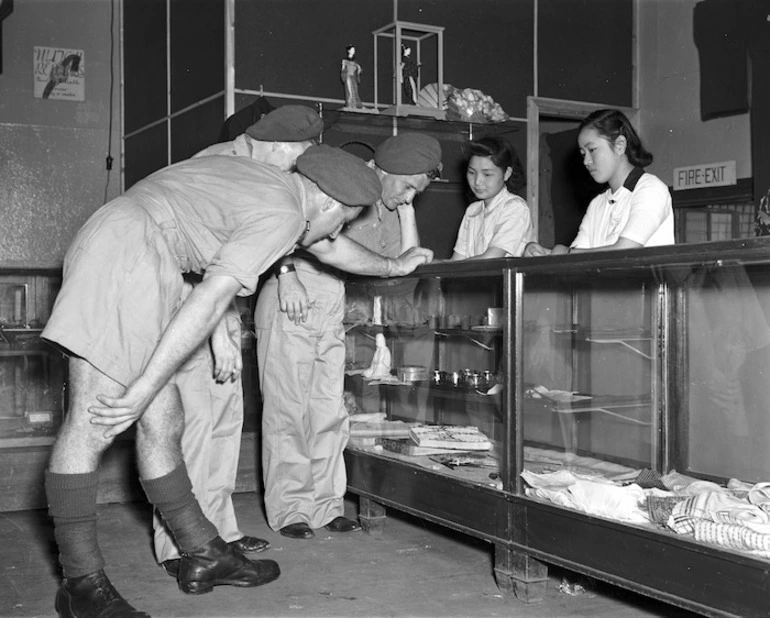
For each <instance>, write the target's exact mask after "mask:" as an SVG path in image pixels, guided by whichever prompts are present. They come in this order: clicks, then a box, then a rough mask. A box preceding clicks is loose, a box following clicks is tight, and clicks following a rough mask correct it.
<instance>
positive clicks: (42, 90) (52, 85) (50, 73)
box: [33, 46, 86, 101]
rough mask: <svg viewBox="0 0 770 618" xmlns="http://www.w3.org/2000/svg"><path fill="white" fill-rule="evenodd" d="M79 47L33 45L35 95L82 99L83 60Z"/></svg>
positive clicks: (48, 97)
mask: <svg viewBox="0 0 770 618" xmlns="http://www.w3.org/2000/svg"><path fill="white" fill-rule="evenodd" d="M83 56H84V53H83V50H82V49H66V48H63V47H41V46H35V47H34V52H33V66H34V80H35V84H34V89H33V92H34V96H35V98H36V99H58V100H67V101H85V100H86V97H85V61H84V59H83Z"/></svg>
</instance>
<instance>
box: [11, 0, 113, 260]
mask: <svg viewBox="0 0 770 618" xmlns="http://www.w3.org/2000/svg"><path fill="white" fill-rule="evenodd" d="M111 8H114V15H111ZM111 22H112V31H113V32H114V37H111ZM34 46H48V47H63V48H71V49H78V50H83V51H84V65H85V101H64V100H51V99H36V98H34V97H33V47H34ZM119 48H120V45H119V4H118V0H16V1H15V2H14V9H13V12H12V13H11V14H10V15H9V16H8V17H7V18H6V19H5V21H4V22H3V35H2V51H3V72H2V75H0V217H2V221H3V229H4V233H3V234H1V235H0V263H2V264H9V265H16V264H18V265H25V266H37V265H40V266H58V265H60V264H61V262H62V259H63V257H64V253H65V251H66V249H67V246H68V245H69V243H70V241H71V240H72V237H73V235H74V233H75V232H76V231H77V229H78V228H79V227H80V226H81V225H82V224H83V222H84V221H85V220H86V219H87V218H88V217H89V216H90V215H91V213H93V212H94V211H95V210H96V209H97V208H99V206H101V205H102V204H103V203H104V202H105V201H107V200H109V199H112V198H113V197H115V196H116V195H118V194H119V193H120V169H121V160H120V141H119V137H120V127H121V120H120V105H119V101H120V68H119V67H120V64H119ZM111 49H114V50H115V53H114V55H113V56H114V57H113V58H112V65H111V53H110V51H111ZM111 66H113V67H114V71H113V72H111V70H110V68H111ZM111 85H112V93H111ZM110 124H111V125H112V126H111V131H110ZM110 150H111V154H112V157H113V158H114V162H113V166H112V171H111V172H109V173H108V172H107V170H106V158H107V155H108V153H109V152H110Z"/></svg>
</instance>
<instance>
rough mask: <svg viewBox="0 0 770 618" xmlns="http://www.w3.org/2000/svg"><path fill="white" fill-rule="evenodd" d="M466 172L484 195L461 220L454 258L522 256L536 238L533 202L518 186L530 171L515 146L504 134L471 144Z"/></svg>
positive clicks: (479, 195)
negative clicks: (533, 230)
mask: <svg viewBox="0 0 770 618" xmlns="http://www.w3.org/2000/svg"><path fill="white" fill-rule="evenodd" d="M468 150H469V153H470V157H469V159H468V168H467V171H466V173H465V177H466V179H467V180H468V186H469V187H470V189H471V191H472V192H473V195H475V196H476V198H477V199H478V201H477V202H473V203H472V204H471V205H470V206H468V208H467V210H466V211H465V215H464V216H463V220H462V222H461V223H460V230H459V232H458V234H457V242H456V243H455V247H454V253H453V254H452V258H451V259H452V260H465V259H468V258H476V259H483V258H497V257H521V255H522V253H523V251H524V247H525V246H526V245H527V243H528V242H530V241H531V240H532V239H533V232H532V222H531V219H530V213H529V207H528V206H527V202H525V201H524V200H523V199H522V198H520V197H519V196H518V195H515V194H514V193H513V191H516V190H519V189H520V188H521V187H522V186H524V172H523V170H522V168H521V163H520V162H519V157H518V156H517V155H516V151H515V150H514V149H513V147H512V146H511V145H510V144H509V143H508V142H507V141H505V140H504V139H501V138H499V137H482V138H481V139H478V140H475V141H472V142H470V143H469V145H468Z"/></svg>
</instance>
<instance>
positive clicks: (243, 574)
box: [177, 537, 281, 594]
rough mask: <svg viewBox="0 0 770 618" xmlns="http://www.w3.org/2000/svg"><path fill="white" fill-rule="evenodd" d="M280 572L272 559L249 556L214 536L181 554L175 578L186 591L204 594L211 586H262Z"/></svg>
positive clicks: (183, 590) (275, 577)
mask: <svg viewBox="0 0 770 618" xmlns="http://www.w3.org/2000/svg"><path fill="white" fill-rule="evenodd" d="M280 574H281V569H280V568H279V567H278V563H277V562H275V561H274V560H249V559H248V558H245V557H244V556H243V555H242V554H241V553H239V552H238V551H236V550H235V549H234V548H233V547H231V546H229V545H228V544H227V543H225V542H224V541H223V540H222V538H221V537H216V538H214V539H213V540H211V541H209V542H208V543H206V544H205V545H204V546H202V547H200V548H199V549H197V550H196V551H193V552H190V553H188V554H182V560H181V562H180V563H179V576H178V579H177V582H178V584H179V589H180V590H181V591H182V592H184V593H186V594H204V593H206V592H211V590H212V589H213V588H214V586H240V587H244V588H248V587H251V586H261V585H262V584H267V583H269V582H271V581H273V580H274V579H278V576H279V575H280Z"/></svg>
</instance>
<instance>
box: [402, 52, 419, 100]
mask: <svg viewBox="0 0 770 618" xmlns="http://www.w3.org/2000/svg"><path fill="white" fill-rule="evenodd" d="M419 66H420V65H418V64H417V63H416V62H415V60H414V58H412V48H411V47H406V46H405V45H402V46H401V102H402V103H406V104H407V105H417V76H418V75H419Z"/></svg>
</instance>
